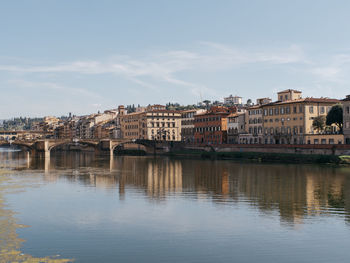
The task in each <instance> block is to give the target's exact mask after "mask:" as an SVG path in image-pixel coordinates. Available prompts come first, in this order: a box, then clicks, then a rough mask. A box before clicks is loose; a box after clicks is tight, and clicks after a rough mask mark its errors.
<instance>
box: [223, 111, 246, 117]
mask: <svg viewBox="0 0 350 263" xmlns="http://www.w3.org/2000/svg"><path fill="white" fill-rule="evenodd" d="M244 114H245V113H244V112H238V113H231V114H230V115H228V116H227V117H228V118H230V117H238V116H241V115H244Z"/></svg>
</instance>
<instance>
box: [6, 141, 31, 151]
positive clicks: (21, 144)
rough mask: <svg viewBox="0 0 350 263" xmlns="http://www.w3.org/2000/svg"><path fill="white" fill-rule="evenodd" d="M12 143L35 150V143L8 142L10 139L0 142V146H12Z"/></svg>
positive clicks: (22, 148)
mask: <svg viewBox="0 0 350 263" xmlns="http://www.w3.org/2000/svg"><path fill="white" fill-rule="evenodd" d="M11 145H14V146H18V147H19V148H20V149H21V150H26V151H32V150H34V148H33V145H29V144H26V143H22V142H8V141H5V142H0V147H1V146H11Z"/></svg>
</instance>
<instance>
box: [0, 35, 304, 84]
mask: <svg viewBox="0 0 350 263" xmlns="http://www.w3.org/2000/svg"><path fill="white" fill-rule="evenodd" d="M253 63H269V64H291V63H306V59H305V56H304V54H303V50H302V48H301V47H299V46H296V45H293V46H290V47H287V48H286V49H282V50H277V51H275V52H273V51H264V50H262V51H254V52H252V51H247V50H242V49H238V48H235V47H231V46H228V45H223V44H219V43H212V42H202V43H200V45H199V46H198V48H196V49H195V51H189V50H170V51H167V52H158V53H156V52H153V53H152V54H150V55H148V56H147V57H144V58H133V57H128V56H119V57H116V58H115V59H114V60H112V61H111V60H109V61H97V60H82V61H73V62H67V63H59V64H56V65H40V66H30V67H25V66H19V65H0V71H8V72H17V73H78V74H116V75H120V76H123V77H125V78H127V79H129V80H130V81H132V82H134V83H137V84H138V85H140V86H143V87H146V88H149V89H157V86H159V85H161V83H162V82H164V83H167V84H170V85H177V86H184V87H189V88H192V89H204V88H205V85H203V84H200V83H194V82H190V81H187V80H184V79H181V78H179V77H177V73H181V72H189V71H200V70H204V71H215V70H221V69H228V68H230V67H233V66H239V65H244V64H253ZM155 83H156V84H155Z"/></svg>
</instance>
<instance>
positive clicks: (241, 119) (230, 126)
mask: <svg viewBox="0 0 350 263" xmlns="http://www.w3.org/2000/svg"><path fill="white" fill-rule="evenodd" d="M245 117H246V114H245V113H242V112H240V113H232V114H230V115H228V117H227V143H230V144H238V143H241V142H240V141H239V136H240V134H242V133H245Z"/></svg>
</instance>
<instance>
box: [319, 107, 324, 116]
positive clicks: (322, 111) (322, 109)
mask: <svg viewBox="0 0 350 263" xmlns="http://www.w3.org/2000/svg"><path fill="white" fill-rule="evenodd" d="M320 113H321V114H324V107H323V106H322V107H321V109H320Z"/></svg>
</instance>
